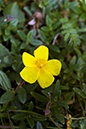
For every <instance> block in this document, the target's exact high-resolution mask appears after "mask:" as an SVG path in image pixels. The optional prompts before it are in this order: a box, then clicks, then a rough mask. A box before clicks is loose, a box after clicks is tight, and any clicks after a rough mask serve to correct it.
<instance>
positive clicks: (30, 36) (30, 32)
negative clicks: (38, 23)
mask: <svg viewBox="0 0 86 129" xmlns="http://www.w3.org/2000/svg"><path fill="white" fill-rule="evenodd" d="M35 35H36V30H35V29H33V30H31V31H29V32H28V34H27V38H28V39H31V38H32V37H34V36H35Z"/></svg>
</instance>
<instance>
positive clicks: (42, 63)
mask: <svg viewBox="0 0 86 129" xmlns="http://www.w3.org/2000/svg"><path fill="white" fill-rule="evenodd" d="M46 63H47V61H46V60H45V59H38V60H37V61H36V65H37V66H38V67H39V68H42V67H43V66H45V65H46Z"/></svg>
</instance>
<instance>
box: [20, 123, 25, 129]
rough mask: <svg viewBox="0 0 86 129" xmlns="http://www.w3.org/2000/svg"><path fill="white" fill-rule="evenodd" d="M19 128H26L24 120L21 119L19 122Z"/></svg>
mask: <svg viewBox="0 0 86 129" xmlns="http://www.w3.org/2000/svg"><path fill="white" fill-rule="evenodd" d="M19 129H26V125H25V122H24V121H21V122H20V124H19Z"/></svg>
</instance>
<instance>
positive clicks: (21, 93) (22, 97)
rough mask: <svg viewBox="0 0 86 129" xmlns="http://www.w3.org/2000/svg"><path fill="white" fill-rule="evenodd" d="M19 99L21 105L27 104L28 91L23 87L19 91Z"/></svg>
mask: <svg viewBox="0 0 86 129" xmlns="http://www.w3.org/2000/svg"><path fill="white" fill-rule="evenodd" d="M18 98H19V100H20V102H21V103H23V104H24V103H25V102H26V99H27V94H26V91H25V89H24V88H23V87H21V88H19V89H18Z"/></svg>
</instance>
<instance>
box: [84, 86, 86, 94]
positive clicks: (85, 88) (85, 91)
mask: <svg viewBox="0 0 86 129" xmlns="http://www.w3.org/2000/svg"><path fill="white" fill-rule="evenodd" d="M83 89H84V93H85V94H86V84H83Z"/></svg>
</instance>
